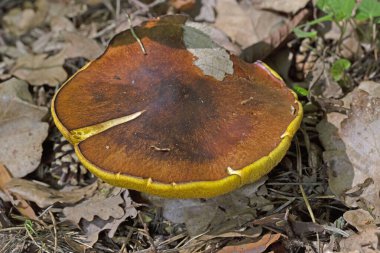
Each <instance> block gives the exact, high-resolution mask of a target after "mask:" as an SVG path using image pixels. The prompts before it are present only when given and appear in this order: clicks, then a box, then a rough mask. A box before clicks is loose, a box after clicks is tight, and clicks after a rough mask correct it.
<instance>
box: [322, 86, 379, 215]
mask: <svg viewBox="0 0 380 253" xmlns="http://www.w3.org/2000/svg"><path fill="white" fill-rule="evenodd" d="M379 87H380V84H379V83H375V82H363V83H361V84H360V85H359V87H358V88H357V89H356V90H354V91H353V92H352V94H350V95H349V97H350V98H351V99H350V104H351V106H350V109H351V111H350V113H349V114H348V116H346V115H343V114H339V113H329V114H328V115H327V120H324V121H322V122H321V123H320V124H319V125H318V126H317V130H318V132H319V134H320V139H321V142H322V144H323V145H324V147H325V149H326V151H325V152H324V154H323V159H324V161H325V162H326V163H327V164H328V168H329V185H330V188H331V190H332V191H333V192H334V193H335V194H336V195H337V196H339V197H340V198H341V199H342V200H343V201H344V203H345V204H346V205H348V206H351V207H361V208H363V209H365V210H368V211H370V212H371V213H372V214H373V215H374V216H375V220H376V222H379V221H380V199H379V192H380V176H379V173H378V169H379V166H380V147H379V143H380V135H379V134H378V133H379V132H380V88H379ZM346 103H347V101H346Z"/></svg>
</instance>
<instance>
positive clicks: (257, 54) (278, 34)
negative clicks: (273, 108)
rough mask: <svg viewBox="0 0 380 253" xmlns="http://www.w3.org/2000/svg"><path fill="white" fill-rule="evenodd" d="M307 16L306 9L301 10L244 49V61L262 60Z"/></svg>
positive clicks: (284, 40)
mask: <svg viewBox="0 0 380 253" xmlns="http://www.w3.org/2000/svg"><path fill="white" fill-rule="evenodd" d="M309 14H310V12H309V10H308V9H303V10H301V11H300V12H299V13H297V14H296V15H295V16H294V17H293V18H292V19H290V20H287V21H286V22H285V23H284V24H282V25H281V26H279V27H278V29H274V31H272V32H271V33H270V34H269V35H268V36H267V37H265V38H263V39H262V40H261V41H259V42H257V43H255V44H253V45H251V46H250V47H247V48H246V49H244V51H243V53H242V55H243V57H244V59H245V60H246V61H248V62H254V61H257V60H264V59H265V58H266V57H267V56H269V55H270V54H271V53H272V52H273V50H274V49H276V48H278V47H279V46H280V45H281V44H283V43H284V42H286V39H287V38H288V37H289V35H290V34H292V33H293V29H294V28H295V27H296V26H298V25H299V24H300V23H302V22H303V21H304V20H305V19H306V18H307V16H308V15H309ZM276 56H277V54H276ZM274 58H276V57H274ZM288 61H289V60H288ZM282 65H283V64H281V66H282ZM287 73H288V71H287V72H286V75H282V76H287ZM280 74H281V73H280Z"/></svg>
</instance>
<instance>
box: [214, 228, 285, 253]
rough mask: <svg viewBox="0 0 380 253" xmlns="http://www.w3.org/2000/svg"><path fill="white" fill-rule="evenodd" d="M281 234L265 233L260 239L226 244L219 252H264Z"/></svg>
mask: <svg viewBox="0 0 380 253" xmlns="http://www.w3.org/2000/svg"><path fill="white" fill-rule="evenodd" d="M280 238H281V234H271V233H269V234H265V235H264V236H263V237H262V238H261V239H260V240H259V241H257V242H252V243H247V244H243V245H234V246H226V247H224V248H222V249H221V250H219V251H218V252H219V253H244V252H255V253H261V252H264V251H265V250H266V249H267V248H268V247H269V246H270V245H272V244H273V243H275V242H277V241H278V240H279V239H280Z"/></svg>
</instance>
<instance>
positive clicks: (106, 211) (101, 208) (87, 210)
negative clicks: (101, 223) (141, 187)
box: [63, 183, 124, 224]
mask: <svg viewBox="0 0 380 253" xmlns="http://www.w3.org/2000/svg"><path fill="white" fill-rule="evenodd" d="M122 192H123V189H121V188H118V187H113V186H111V185H109V184H106V183H102V184H100V185H99V188H98V191H96V193H95V194H94V195H93V196H92V197H91V198H88V199H86V200H84V201H82V202H81V203H79V204H77V205H75V206H72V207H65V208H64V209H63V214H64V215H65V219H66V220H69V221H71V222H73V223H75V224H79V222H80V220H81V219H84V220H87V221H92V220H93V219H94V218H95V216H97V217H99V218H101V219H102V220H108V219H110V218H116V219H120V218H121V217H123V215H124V210H123V208H122V207H120V205H121V204H122V203H124V199H123V197H122V196H121V194H122Z"/></svg>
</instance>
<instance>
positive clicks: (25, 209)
mask: <svg viewBox="0 0 380 253" xmlns="http://www.w3.org/2000/svg"><path fill="white" fill-rule="evenodd" d="M10 181H12V176H11V174H10V173H9V172H8V170H7V169H6V168H5V166H4V165H2V164H1V163H0V190H1V191H3V192H4V193H5V194H6V195H7V197H8V198H9V200H10V201H11V202H12V204H13V205H14V206H15V207H16V209H17V210H18V211H19V212H20V213H21V214H22V215H24V216H25V217H27V218H29V219H32V220H38V218H37V215H36V213H35V212H34V210H33V208H32V207H31V206H30V205H29V204H28V202H26V201H25V200H24V199H23V198H22V197H21V196H19V195H17V194H15V195H14V198H13V197H12V195H11V193H10V192H9V191H8V190H7V188H6V184H7V183H9V182H10Z"/></svg>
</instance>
